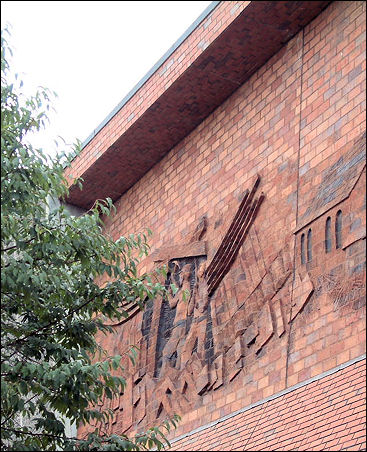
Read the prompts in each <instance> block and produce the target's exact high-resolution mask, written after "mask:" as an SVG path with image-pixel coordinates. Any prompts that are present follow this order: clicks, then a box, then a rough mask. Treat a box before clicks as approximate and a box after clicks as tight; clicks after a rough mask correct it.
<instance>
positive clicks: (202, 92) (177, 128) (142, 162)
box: [66, 1, 330, 209]
mask: <svg viewBox="0 0 367 452" xmlns="http://www.w3.org/2000/svg"><path fill="white" fill-rule="evenodd" d="M329 3H330V1H251V2H237V3H236V4H235V6H233V5H234V2H213V3H212V4H211V5H210V6H209V8H207V10H206V11H204V13H203V14H202V15H201V16H200V17H199V18H198V20H197V21H195V22H194V24H193V25H192V26H191V27H190V29H189V30H188V31H187V32H186V33H185V34H184V35H183V37H181V38H180V39H179V41H177V43H176V44H175V45H174V46H173V47H172V48H171V49H170V50H169V51H168V52H167V54H165V55H164V57H163V58H162V59H161V60H160V61H159V62H158V63H157V64H156V65H155V66H154V68H153V69H152V70H151V71H150V72H149V73H148V74H147V76H145V77H144V79H143V80H142V81H141V82H139V84H138V85H137V86H136V87H135V88H134V89H133V90H132V92H131V93H129V95H128V96H127V97H126V98H125V99H124V100H123V101H122V102H121V103H120V104H119V105H118V106H117V107H116V109H115V110H114V111H113V112H112V113H111V114H110V115H109V116H108V117H107V118H106V120H105V121H104V122H103V123H102V124H101V125H100V126H99V127H98V128H97V130H95V131H94V132H93V133H92V135H91V136H90V137H89V138H88V140H87V141H86V142H85V143H84V145H83V150H82V152H81V154H80V155H79V156H78V157H76V158H75V159H74V161H73V163H72V167H71V168H68V169H67V170H66V175H67V176H68V175H70V174H72V175H73V177H82V178H83V179H84V183H83V190H80V189H79V188H78V186H77V185H72V186H71V187H70V196H69V198H68V200H67V201H68V203H70V204H73V205H76V206H78V207H81V208H84V209H88V208H90V207H91V206H92V205H93V203H94V202H95V200H96V199H101V198H106V197H110V198H112V200H114V201H116V200H117V199H118V198H119V197H120V196H121V195H122V194H123V193H124V192H126V191H127V190H128V189H129V188H130V187H131V186H132V185H134V184H135V183H136V182H137V181H138V180H139V179H140V178H141V177H142V176H143V175H144V174H145V173H147V172H148V171H149V170H150V169H151V168H152V167H153V166H154V165H155V164H156V163H157V162H158V161H159V160H161V159H162V157H164V155H166V154H167V153H168V152H169V151H170V149H172V148H173V147H174V146H175V145H176V144H177V143H179V142H180V141H181V140H182V139H183V138H184V137H185V136H186V135H187V134H189V133H190V132H191V131H192V130H193V129H194V128H195V127H196V126H198V125H199V124H200V123H201V122H202V121H203V120H204V119H205V118H206V117H207V116H208V115H209V114H210V113H211V112H212V111H213V110H215V109H216V108H217V107H218V106H219V105H221V103H223V101H224V100H225V99H226V98H228V97H229V96H230V95H231V94H232V93H233V92H234V91H235V90H236V89H237V88H239V87H240V86H241V85H242V84H243V83H244V82H245V81H246V80H247V79H248V78H249V77H250V76H251V75H252V74H253V73H254V72H255V71H256V70H257V69H259V68H260V67H261V66H262V65H263V64H264V63H265V62H266V61H267V60H268V59H269V58H270V57H272V56H273V55H274V54H275V53H276V52H278V51H279V50H280V49H281V48H282V47H283V46H284V44H285V43H286V42H287V41H289V40H290V39H291V38H292V37H293V36H294V35H295V34H296V33H297V32H299V31H300V30H301V29H302V28H303V27H304V26H305V25H307V24H308V23H309V22H310V21H311V20H312V19H313V18H315V17H316V16H317V15H318V14H320V12H321V11H322V10H323V9H324V8H325V7H326V6H327V5H328V4H329Z"/></svg>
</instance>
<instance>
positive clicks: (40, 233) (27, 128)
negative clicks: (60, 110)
mask: <svg viewBox="0 0 367 452" xmlns="http://www.w3.org/2000/svg"><path fill="white" fill-rule="evenodd" d="M9 51H10V50H9V46H8V44H7V42H6V40H5V37H4V32H2V34H1V71H2V80H1V81H2V88H1V187H2V188H1V205H2V209H1V303H2V317H1V343H2V355H1V414H2V419H1V442H2V450H56V449H58V450H60V449H61V450H147V449H148V450H149V449H151V448H152V447H154V448H156V449H158V450H160V449H161V448H162V447H164V445H165V444H167V441H166V439H165V436H164V434H163V433H162V430H163V431H169V429H170V428H171V425H172V424H173V426H175V425H176V421H177V419H178V418H177V417H175V418H174V419H172V420H171V421H169V422H168V421H167V422H166V423H164V424H163V426H162V427H160V428H157V427H154V428H151V429H149V430H148V431H147V432H146V433H142V434H139V435H137V436H136V437H135V438H132V439H129V438H128V437H127V436H124V435H122V436H118V435H112V436H106V435H104V434H103V432H102V430H101V428H99V427H96V428H95V430H94V431H93V433H90V434H89V436H88V437H87V438H84V439H76V438H69V437H67V434H66V428H65V420H66V419H67V420H69V421H70V422H71V423H74V422H75V423H76V424H77V425H79V424H85V423H93V422H94V424H95V425H99V424H98V422H100V423H101V424H100V425H102V424H103V423H104V422H107V421H108V420H109V419H111V415H112V413H111V412H110V411H109V410H108V409H101V408H100V405H101V403H100V402H101V400H102V399H103V398H105V397H107V398H109V399H111V398H113V397H116V396H119V395H120V393H121V392H123V391H124V388H125V385H126V382H125V379H124V377H123V375H124V368H123V366H122V364H121V363H122V361H121V359H122V357H121V356H109V355H108V354H107V353H106V352H105V351H104V350H102V349H101V347H100V346H99V345H98V343H97V342H96V339H95V335H96V333H97V332H104V333H108V332H110V331H111V327H109V326H107V325H106V319H107V320H108V319H114V320H115V319H121V318H122V317H123V316H124V315H125V316H126V315H127V314H126V312H124V311H123V309H122V305H123V303H126V302H129V301H135V302H137V303H139V305H140V306H141V307H142V308H143V307H144V304H145V302H146V301H147V300H151V299H154V298H155V297H157V296H161V295H162V294H163V291H164V290H165V289H164V287H163V286H162V285H161V284H159V283H158V282H157V279H155V278H154V276H155V275H152V274H143V275H138V272H137V263H138V258H139V257H141V256H142V255H144V254H146V253H147V251H148V245H147V236H146V235H145V234H139V235H137V236H133V235H131V236H129V237H121V238H120V239H118V240H117V241H114V240H112V239H111V238H110V237H108V236H107V235H104V234H103V233H102V229H103V221H102V219H101V218H102V215H105V216H108V215H111V214H112V213H113V209H114V207H113V204H112V202H111V200H109V199H107V200H105V201H99V202H97V203H96V205H95V206H94V207H93V208H92V209H91V210H90V211H89V212H88V213H87V214H84V215H82V216H79V217H74V216H71V215H69V214H68V212H67V210H66V209H65V208H64V207H63V206H62V205H59V204H57V205H58V206H59V207H55V208H54V209H50V208H49V205H50V200H58V199H63V198H65V197H66V196H67V194H68V189H67V184H66V180H65V178H64V175H63V173H64V166H65V165H68V164H70V161H71V158H70V157H69V158H67V157H66V156H62V155H58V156H57V158H56V159H55V160H54V161H53V162H52V164H51V165H50V164H49V162H48V161H47V158H46V156H45V155H44V154H43V153H42V151H41V150H37V149H34V148H33V147H32V146H31V145H30V144H29V143H27V141H26V135H27V134H28V133H29V132H32V131H35V130H36V131H38V130H39V129H41V127H42V126H43V124H44V123H45V121H46V119H47V116H46V114H45V112H44V110H47V108H49V106H50V93H49V92H48V91H46V90H44V89H41V90H40V91H39V92H37V93H36V94H35V96H33V97H31V98H24V96H23V95H22V94H21V93H20V92H19V88H20V87H19V86H15V84H13V83H10V82H9V74H10V68H9V65H8V62H7V56H8V52H9ZM18 85H19V84H18ZM20 86H21V83H20ZM79 183H80V182H79ZM101 214H102V215H101ZM106 276H108V278H107V277H106ZM104 277H106V278H105V279H106V280H107V282H106V283H105V284H103V285H101V284H100V285H98V284H97V282H96V281H98V279H99V280H101V278H104ZM131 358H132V359H133V355H132V354H131Z"/></svg>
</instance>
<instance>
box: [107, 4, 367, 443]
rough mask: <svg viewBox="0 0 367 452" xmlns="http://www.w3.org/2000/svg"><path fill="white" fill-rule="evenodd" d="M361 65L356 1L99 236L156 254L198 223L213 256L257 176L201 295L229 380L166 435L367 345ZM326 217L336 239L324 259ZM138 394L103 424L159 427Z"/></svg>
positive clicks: (136, 331) (304, 40)
mask: <svg viewBox="0 0 367 452" xmlns="http://www.w3.org/2000/svg"><path fill="white" fill-rule="evenodd" d="M224 3H229V2H224ZM215 12H216V13H218V11H217V10H215ZM365 69H366V60H365V3H364V2H359V1H351V2H334V3H332V4H331V5H330V6H329V7H328V8H327V9H326V10H325V11H324V12H323V13H321V14H320V15H319V16H318V17H317V18H316V19H315V20H313V21H312V22H311V23H310V24H309V25H308V26H306V28H305V29H304V30H303V31H301V32H300V33H298V35H296V36H295V37H294V38H293V39H292V40H291V41H289V42H288V43H287V44H286V45H285V46H284V47H283V48H282V50H281V51H280V52H278V53H277V54H276V55H274V56H273V57H272V58H271V59H270V60H269V61H268V62H267V63H266V64H265V65H264V66H263V67H262V68H261V69H260V70H258V71H257V72H256V73H255V74H254V75H253V76H252V77H251V79H250V80H248V82H246V83H245V84H244V85H243V86H241V87H240V88H239V89H238V90H237V91H236V92H235V93H234V94H233V95H232V96H231V97H230V98H229V99H228V100H227V101H226V102H224V103H223V104H222V105H221V106H220V107H219V108H217V109H216V110H215V111H214V112H213V113H212V114H211V115H210V116H209V117H208V118H207V119H205V120H204V121H203V122H202V123H201V124H200V125H199V126H198V127H197V128H196V129H195V130H194V131H193V132H192V133H191V134H190V135H189V136H187V137H186V138H185V139H184V140H182V142H180V143H179V144H178V145H177V146H176V147H175V148H174V149H172V150H171V152H170V153H169V154H168V155H167V156H166V157H165V158H163V159H162V160H161V161H160V162H159V163H158V164H156V165H155V166H154V167H153V168H152V169H151V170H150V171H149V172H148V173H147V174H146V175H145V176H144V177H143V178H142V179H141V180H140V181H139V182H138V183H136V184H135V186H133V187H132V188H131V189H130V190H129V191H128V192H127V193H126V194H125V195H124V196H122V197H121V198H120V199H119V200H118V201H117V202H116V207H117V214H116V215H115V216H114V217H113V218H112V219H108V220H107V223H106V225H107V226H106V230H107V232H109V233H110V234H112V236H113V237H114V238H117V237H119V236H120V235H126V234H129V233H133V232H137V231H141V230H144V229H145V228H150V229H151V230H152V231H153V233H154V234H153V237H152V239H151V248H152V252H153V251H155V250H157V249H159V248H160V247H163V246H167V245H174V244H181V243H187V242H188V240H189V237H190V234H191V233H192V232H193V231H194V229H195V227H196V226H197V224H198V222H199V221H200V219H201V218H202V216H204V215H206V216H207V218H208V230H207V233H206V236H205V240H206V241H207V242H208V261H209V260H210V259H211V258H212V257H213V255H214V253H215V251H216V250H217V248H218V246H219V244H220V242H221V240H222V239H223V236H224V233H225V231H226V230H227V228H228V226H229V224H230V223H231V221H232V219H233V217H234V215H235V213H236V210H237V208H238V205H239V202H240V200H241V199H242V195H243V193H244V191H245V190H246V189H247V188H251V186H252V184H253V182H254V180H255V176H256V174H260V176H261V186H260V189H261V191H263V192H264V194H265V201H264V202H263V204H262V206H261V208H260V211H259V213H258V215H257V217H256V220H255V222H254V224H253V226H252V227H251V230H250V233H249V236H248V237H247V239H246V242H245V244H244V245H243V247H242V248H241V250H240V253H239V255H238V257H237V259H236V261H235V262H234V264H233V266H232V268H231V271H230V272H229V273H228V274H227V276H226V277H225V278H224V280H223V281H222V283H221V285H220V287H219V288H218V290H217V291H216V293H215V295H214V296H213V298H212V300H211V313H212V320H213V336H214V343H215V351H216V352H218V354H221V356H223V359H224V362H225V366H226V368H225V372H224V373H225V378H224V380H225V381H224V384H223V385H221V386H220V387H219V388H218V389H216V390H210V391H206V392H205V393H204V394H203V395H202V396H200V397H198V396H197V395H195V397H194V396H193V397H190V394H186V398H187V399H188V401H187V404H186V405H185V406H182V412H181V413H180V412H179V410H178V409H177V406H174V405H172V407H173V408H172V410H174V411H176V412H177V411H178V412H179V414H183V416H182V422H181V423H180V426H179V429H178V431H177V432H176V433H175V434H177V435H179V434H181V433H184V432H188V431H190V430H192V429H194V428H196V427H199V426H200V425H203V424H206V423H208V422H211V421H213V420H216V419H218V418H220V417H222V416H225V415H227V414H229V413H231V412H233V411H236V410H238V409H240V408H242V407H244V406H246V405H249V404H251V403H254V402H257V401H259V400H261V399H263V398H265V397H268V396H270V395H272V394H274V393H276V392H279V391H281V390H283V389H285V388H287V387H289V386H292V385H294V384H296V383H298V382H301V381H304V380H306V379H308V378H310V377H313V376H316V375H318V374H320V373H322V372H324V371H327V370H329V369H332V368H333V367H335V366H337V365H339V364H341V363H343V362H346V361H348V360H350V359H353V358H356V357H358V356H360V355H361V354H362V353H363V352H364V351H365V337H364V334H365V320H364V314H365V310H364V303H363V300H364V295H365V282H364V280H365V251H364V250H365V248H364V246H365V208H366V207H365V206H366V204H365V172H363V164H364V163H363V161H361V159H360V157H359V156H360V154H361V150H362V147H363V144H361V136H362V134H363V132H364V131H365V108H366V107H365ZM119 127H120V126H117V125H116V133H119V131H120V129H119ZM100 133H101V139H102V137H103V131H102V132H100ZM341 158H342V159H341ZM340 159H341V160H340ZM333 168H334V169H333ZM332 183H334V184H335V186H331V184H332ZM333 187H334V188H333ZM338 210H342V212H343V229H342V240H343V243H342V247H341V248H339V249H336V247H335V233H334V227H335V226H334V225H335V217H336V213H337V211H338ZM329 216H330V217H331V219H332V233H333V242H332V251H331V252H330V253H327V254H326V253H325V250H324V241H325V222H326V218H327V217H329ZM310 228H311V229H312V261H311V262H309V263H306V264H301V262H300V238H301V235H302V234H303V233H306V235H307V231H308V230H309V229H310ZM144 268H148V269H149V268H152V263H151V262H150V261H147V263H146V265H144ZM241 275H242V277H241ZM243 275H244V276H243ZM244 278H246V279H244ZM282 278H283V279H284V278H286V280H285V282H284V281H283V282H281V283H280V282H279V281H281V280H282ZM268 309H269V312H270V317H269V316H268V318H267V317H266V312H267V311H266V310H268ZM238 312H241V313H242V314H241V315H242V317H240V316H239V315H238ZM251 314H253V315H252V317H251ZM141 319H142V317H141V315H139V316H138V317H136V318H135V319H133V320H132V321H131V322H130V323H129V324H128V325H127V326H126V327H124V329H123V330H122V329H119V328H117V329H116V334H115V335H114V336H110V337H108V338H107V339H101V341H102V342H103V343H104V345H105V346H106V347H108V348H109V350H110V351H111V352H118V353H121V351H123V350H124V347H126V346H127V344H129V343H137V344H142V339H141V333H140V322H141ZM241 321H246V322H247V325H248V326H249V325H252V324H254V323H255V324H256V325H257V327H258V328H259V335H258V337H257V339H256V342H255V346H254V347H252V348H251V347H250V346H249V347H248V352H246V353H247V354H246V356H245V357H242V358H243V360H242V361H241V362H242V364H241V365H240V364H238V365H237V368H238V369H239V370H238V373H237V374H236V375H235V376H234V377H233V379H232V380H231V381H230V379H231V377H230V376H232V375H233V369H234V368H235V366H234V364H233V363H235V362H236V360H238V356H240V355H238V350H237V349H236V345H235V344H236V340H237V338H238V337H239V336H240V326H238V325H237V323H238V324H239V323H240V322H241ZM236 322H237V323H236ZM236 335H237V336H236ZM260 337H261V339H260ZM262 340H263V342H261V341H262ZM151 359H152V357H149V356H147V357H144V359H143V358H141V361H140V364H139V365H140V366H141V367H142V368H145V369H146V368H149V366H151V365H152V363H151V362H150V360H151ZM230 367H231V368H230ZM232 367H233V369H232ZM128 371H129V372H130V371H131V373H134V372H135V371H134V370H132V369H131V368H128ZM132 378H133V377H132V376H131V378H130V379H129V384H131V385H132V384H133V382H132ZM148 386H149V385H148ZM143 391H148V392H144V394H145V395H144V397H146V399H144V397H143V395H141V396H140V399H139V398H136V397H137V396H136V395H134V394H135V393H134V392H133V390H132V389H131V392H130V393H129V391H127V394H126V395H125V400H126V399H127V402H125V411H122V410H121V407H122V404H123V403H124V402H123V401H121V404H120V408H119V406H118V405H116V418H115V423H114V424H113V426H112V429H114V430H115V431H116V432H117V433H121V432H122V430H124V428H125V427H127V426H129V425H128V424H129V422H127V423H126V422H125V421H124V420H123V419H124V417H126V416H127V417H129V418H131V419H133V420H134V421H135V422H136V421H138V420H140V419H142V421H141V423H140V424H139V425H138V426H137V425H136V424H134V426H133V429H134V428H140V427H141V426H142V427H143V426H144V425H145V424H146V423H148V424H149V423H150V424H151V423H154V422H155V421H156V419H155V416H154V415H153V414H152V413H155V412H154V409H155V408H154V407H156V405H154V400H152V398H153V399H154V391H153V396H152V395H150V396H149V397H148V393H149V388H148V389H146V388H145V389H143ZM129 394H130V395H129ZM134 397H135V398H136V400H139V403H138V408H139V410H140V411H139V413H138V414H136V415H135V414H134V413H132V411H133V408H131V407H130V408H129V407H128V406H129V404H131V401H133V400H134ZM143 405H144V407H143ZM129 410H132V411H129ZM144 410H145V411H144ZM155 414H156V413H155ZM164 414H165V413H164V412H163V413H162V416H163V415H164ZM134 416H135V417H134ZM144 416H145V417H144Z"/></svg>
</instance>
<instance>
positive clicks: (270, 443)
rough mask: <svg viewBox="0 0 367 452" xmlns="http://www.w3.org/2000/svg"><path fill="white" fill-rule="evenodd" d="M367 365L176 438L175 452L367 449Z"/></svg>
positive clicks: (335, 374)
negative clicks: (366, 402)
mask: <svg viewBox="0 0 367 452" xmlns="http://www.w3.org/2000/svg"><path fill="white" fill-rule="evenodd" d="M365 379H366V361H365V360H363V361H360V362H357V363H355V364H352V365H350V366H348V367H346V368H344V369H342V370H339V371H338V372H336V373H333V374H331V375H329V376H326V377H324V378H322V379H320V380H317V381H314V382H311V383H309V384H307V385H305V386H303V387H300V388H297V389H294V390H293V391H291V392H289V393H287V394H285V395H282V396H280V397H277V398H275V399H273V400H270V401H267V402H265V403H261V404H259V405H258V406H256V407H254V408H250V409H248V410H246V411H244V412H242V413H239V414H237V415H234V416H232V417H229V418H227V419H224V420H218V422H216V423H215V424H214V425H211V426H208V427H206V428H205V426H203V427H202V429H201V430H200V431H198V432H193V433H188V434H187V435H186V436H185V437H183V438H181V439H178V440H173V442H172V447H171V449H170V450H181V451H184V450H195V451H196V450H203V451H206V450H210V451H214V450H218V451H219V450H228V451H229V450H233V451H234V450H254V451H259V450H299V451H319V450H327V451H331V450H354V451H357V450H366V449H365V448H366V437H365V429H366V412H365V406H364V404H363V402H361V400H363V397H365V394H366V386H365Z"/></svg>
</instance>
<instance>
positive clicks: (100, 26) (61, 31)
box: [1, 0, 211, 155]
mask: <svg viewBox="0 0 367 452" xmlns="http://www.w3.org/2000/svg"><path fill="white" fill-rule="evenodd" d="M210 3H211V1H197V0H196V1H103V2H101V1H88V2H86V1H2V2H1V13H2V14H1V26H2V28H3V27H4V24H6V23H9V24H10V25H11V28H10V31H11V37H10V39H9V41H10V45H11V47H12V49H13V51H14V58H13V60H12V63H11V67H12V69H13V70H14V71H15V72H18V73H20V74H22V79H23V80H24V91H25V92H26V93H33V92H34V90H35V89H36V87H37V86H45V87H47V88H49V89H50V90H52V91H55V92H56V93H57V95H58V98H57V99H56V100H55V101H54V102H53V106H54V107H55V109H56V113H52V114H50V119H51V124H50V125H49V126H48V127H47V129H46V130H45V131H42V132H40V133H39V134H38V136H37V137H35V138H34V139H32V143H33V144H34V145H36V146H37V147H42V148H43V149H44V151H45V152H47V153H48V154H51V155H52V154H54V153H55V150H56V145H55V143H54V139H56V138H57V137H58V136H61V137H62V138H63V139H64V140H66V142H67V143H73V142H75V139H76V138H78V139H80V140H81V141H84V140H85V139H86V138H87V137H88V136H89V135H90V133H91V132H92V131H93V130H94V129H95V128H96V127H97V126H98V125H99V124H100V123H101V122H102V121H103V119H104V118H105V117H106V116H107V115H108V114H109V113H110V112H111V111H112V110H113V109H114V108H115V107H116V105H117V104H118V103H119V102H120V101H121V100H122V99H123V98H124V97H125V96H126V94H127V93H128V92H129V91H130V90H131V89H132V88H133V87H134V86H135V85H136V84H137V83H138V82H139V81H140V79H141V78H143V77H144V75H145V74H146V73H147V72H148V71H149V70H150V69H151V68H152V66H153V65H154V64H155V63H156V62H157V61H158V60H159V59H160V58H161V57H162V56H163V54H164V53H165V52H166V51H167V50H168V49H169V48H170V47H171V46H172V45H173V44H174V42H175V41H176V40H177V39H178V38H179V37H180V36H181V35H182V34H183V33H184V32H185V31H186V29H187V28H188V27H189V26H190V25H191V24H192V22H194V21H195V19H196V18H197V17H198V16H199V15H200V14H201V13H202V12H203V11H204V9H205V8H206V7H207V6H208V5H210Z"/></svg>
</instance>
